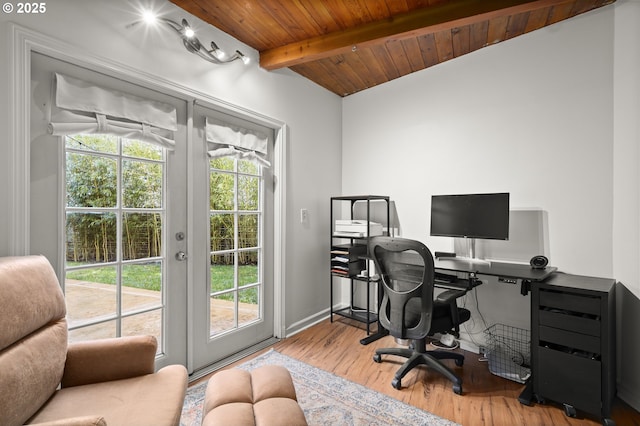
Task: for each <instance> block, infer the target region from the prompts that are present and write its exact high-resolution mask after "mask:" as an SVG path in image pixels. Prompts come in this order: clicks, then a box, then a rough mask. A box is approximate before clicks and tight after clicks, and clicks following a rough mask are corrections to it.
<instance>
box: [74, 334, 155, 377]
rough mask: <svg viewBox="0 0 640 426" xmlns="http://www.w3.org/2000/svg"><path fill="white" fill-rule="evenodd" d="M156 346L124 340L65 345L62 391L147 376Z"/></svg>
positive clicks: (146, 339)
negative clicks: (65, 355) (67, 388)
mask: <svg viewBox="0 0 640 426" xmlns="http://www.w3.org/2000/svg"><path fill="white" fill-rule="evenodd" d="M157 347H158V342H157V341H156V338H155V337H153V336H127V337H118V338H111V339H100V340H90V341H85V342H77V343H71V344H69V347H68V350H67V361H66V363H65V367H64V373H63V376H62V387H63V388H66V387H71V386H79V385H88V384H91V383H100V382H108V381H112V380H121V379H127V378H131V377H138V376H142V375H145V374H151V373H153V372H154V371H155V359H156V349H157Z"/></svg>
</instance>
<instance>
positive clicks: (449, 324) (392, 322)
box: [369, 237, 471, 394]
mask: <svg viewBox="0 0 640 426" xmlns="http://www.w3.org/2000/svg"><path fill="white" fill-rule="evenodd" d="M369 254H370V256H371V257H372V258H373V260H374V262H375V265H376V271H377V273H378V274H379V276H380V279H381V281H382V286H383V289H384V295H383V298H382V303H381V305H380V310H379V319H380V324H381V325H382V326H383V327H384V328H386V329H387V330H389V333H390V334H391V335H392V336H394V337H396V338H398V339H411V340H412V342H411V345H410V347H409V348H385V349H378V350H376V354H375V355H374V356H373V360H374V361H375V362H382V355H397V356H401V357H404V358H408V359H407V361H406V362H405V363H404V364H403V365H402V367H400V369H399V370H398V371H397V372H396V374H395V378H394V379H393V381H392V382H391V385H392V386H393V387H394V388H396V389H400V388H401V386H402V385H401V381H402V378H403V377H404V376H405V375H406V374H407V373H408V372H409V371H410V370H411V369H412V368H414V367H416V366H418V365H426V366H428V367H431V368H433V369H434V370H435V371H438V372H439V373H441V374H442V375H444V376H445V377H447V378H448V379H449V380H451V381H452V382H453V391H454V392H455V393H457V394H462V379H461V378H460V377H458V376H456V375H455V374H454V373H453V371H452V370H451V369H449V368H448V367H447V366H446V365H444V364H442V363H441V362H440V360H442V359H453V360H454V361H455V364H456V365H457V366H462V364H463V363H464V356H463V355H462V354H459V353H456V352H452V351H447V350H434V351H427V349H426V344H427V336H430V335H432V334H435V333H445V332H448V331H450V330H452V329H455V328H456V326H457V325H459V323H463V322H465V321H467V320H468V319H469V318H470V317H471V314H470V312H469V311H468V310H467V309H463V308H458V307H457V304H456V300H455V299H456V298H457V297H459V296H460V295H462V294H464V291H451V292H448V293H449V297H447V296H445V297H442V295H440V296H439V297H438V299H437V300H435V301H434V298H433V294H434V292H433V287H434V285H433V283H434V267H433V256H432V255H431V252H430V251H429V249H428V248H427V247H426V246H425V245H424V244H422V243H421V242H419V241H414V240H408V239H404V238H392V237H374V238H372V239H371V240H370V241H369ZM452 306H455V308H453V309H452ZM454 311H455V313H456V314H457V317H458V318H457V320H456V319H454V315H453V314H452V312H454Z"/></svg>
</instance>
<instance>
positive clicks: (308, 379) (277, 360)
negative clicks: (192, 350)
mask: <svg viewBox="0 0 640 426" xmlns="http://www.w3.org/2000/svg"><path fill="white" fill-rule="evenodd" d="M267 364H276V365H282V366H284V367H286V368H287V369H288V370H289V372H290V373H291V377H292V378H293V383H294V385H295V388H296V393H297V396H298V403H299V404H300V406H301V407H302V410H303V411H304V415H305V417H306V418H307V422H308V423H309V425H311V426H316V425H317V426H320V425H322V426H324V425H326V426H364V425H367V426H374V425H378V426H390V425H403V426H409V425H416V426H417V425H429V426H452V425H456V424H457V423H453V422H451V421H449V420H445V419H442V418H440V417H438V416H436V415H434V414H431V413H428V412H426V411H422V410H420V409H418V408H415V407H412V406H411V405H408V404H405V403H403V402H401V401H398V400H396V399H393V398H391V397H388V396H386V395H383V394H381V393H378V392H375V391H373V390H371V389H368V388H366V387H364V386H362V385H359V384H357V383H353V382H350V381H348V380H346V379H343V378H341V377H338V376H336V375H334V374H332V373H329V372H327V371H324V370H321V369H319V368H316V367H313V366H311V365H308V364H305V363H304V362H302V361H298V360H297V359H293V358H290V357H288V356H286V355H282V354H281V353H279V352H276V351H275V350H273V349H272V350H270V351H269V352H266V353H265V354H262V355H260V356H258V357H256V358H254V359H252V360H250V361H247V362H246V363H244V364H241V365H239V366H238V367H236V368H241V369H243V370H247V371H251V370H253V369H255V368H257V367H260V366H262V365H267ZM206 385H207V384H206V383H201V384H199V385H196V386H193V387H191V388H189V389H188V390H187V396H186V398H185V404H184V408H183V410H182V418H181V426H199V425H200V422H201V415H202V404H203V402H204V392H205V388H206Z"/></svg>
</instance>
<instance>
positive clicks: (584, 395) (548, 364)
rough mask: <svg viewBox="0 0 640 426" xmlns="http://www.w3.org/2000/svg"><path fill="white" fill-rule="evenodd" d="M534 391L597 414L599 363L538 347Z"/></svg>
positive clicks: (599, 392)
mask: <svg viewBox="0 0 640 426" xmlns="http://www.w3.org/2000/svg"><path fill="white" fill-rule="evenodd" d="M534 350H536V351H538V362H539V365H538V366H536V369H535V374H534V381H535V382H534V392H535V393H536V394H538V395H539V396H542V397H544V398H548V399H551V400H553V401H556V402H560V403H564V404H570V405H573V406H574V407H575V408H577V409H579V410H583V411H586V412H589V413H594V414H600V406H601V398H602V393H601V392H602V391H601V390H602V386H601V385H602V376H601V363H600V361H597V360H592V359H589V358H582V357H579V356H575V355H571V354H567V353H563V352H559V351H556V350H553V349H548V348H543V347H538V348H536V349H534Z"/></svg>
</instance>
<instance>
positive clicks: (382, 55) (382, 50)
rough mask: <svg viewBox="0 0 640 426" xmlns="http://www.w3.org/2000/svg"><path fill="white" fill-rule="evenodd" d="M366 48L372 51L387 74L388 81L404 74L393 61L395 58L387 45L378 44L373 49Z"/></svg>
mask: <svg viewBox="0 0 640 426" xmlns="http://www.w3.org/2000/svg"><path fill="white" fill-rule="evenodd" d="M366 50H368V51H370V52H371V54H372V55H373V56H374V58H375V60H376V62H377V63H378V64H380V66H381V68H382V70H383V72H384V74H385V75H386V76H387V81H389V80H393V79H395V78H398V77H401V76H402V74H400V73H399V72H398V69H397V68H396V66H395V64H394V63H393V59H391V56H390V55H389V51H388V50H387V46H386V45H384V44H381V45H378V46H373V47H372V48H371V49H366Z"/></svg>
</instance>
